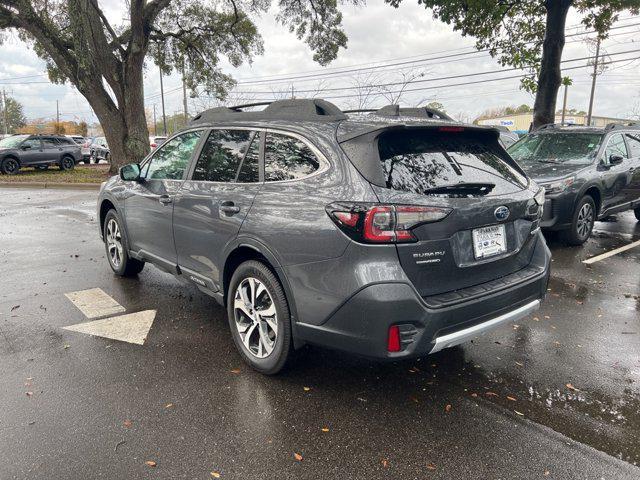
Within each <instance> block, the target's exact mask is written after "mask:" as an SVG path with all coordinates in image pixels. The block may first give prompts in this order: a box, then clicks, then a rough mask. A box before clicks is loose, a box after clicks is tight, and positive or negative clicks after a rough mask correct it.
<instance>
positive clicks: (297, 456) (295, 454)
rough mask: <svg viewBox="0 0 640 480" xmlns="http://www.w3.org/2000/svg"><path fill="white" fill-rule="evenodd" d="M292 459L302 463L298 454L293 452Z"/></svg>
mask: <svg viewBox="0 0 640 480" xmlns="http://www.w3.org/2000/svg"><path fill="white" fill-rule="evenodd" d="M293 458H295V459H296V460H297V461H299V462H301V461H302V455H300V454H299V453H296V452H293Z"/></svg>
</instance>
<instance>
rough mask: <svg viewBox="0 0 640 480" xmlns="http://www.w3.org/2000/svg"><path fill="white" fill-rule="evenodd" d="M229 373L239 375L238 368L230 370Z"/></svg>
mask: <svg viewBox="0 0 640 480" xmlns="http://www.w3.org/2000/svg"><path fill="white" fill-rule="evenodd" d="M231 373H235V374H238V373H240V369H239V368H232V369H231Z"/></svg>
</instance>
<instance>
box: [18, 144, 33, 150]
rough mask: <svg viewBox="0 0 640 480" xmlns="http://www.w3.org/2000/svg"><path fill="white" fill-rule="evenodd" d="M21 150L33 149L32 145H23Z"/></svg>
mask: <svg viewBox="0 0 640 480" xmlns="http://www.w3.org/2000/svg"><path fill="white" fill-rule="evenodd" d="M20 150H31V145H22V146H21V147H20Z"/></svg>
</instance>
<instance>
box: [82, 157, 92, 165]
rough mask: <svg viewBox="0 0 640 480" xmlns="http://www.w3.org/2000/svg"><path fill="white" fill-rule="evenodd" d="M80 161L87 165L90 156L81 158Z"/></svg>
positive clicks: (89, 161)
mask: <svg viewBox="0 0 640 480" xmlns="http://www.w3.org/2000/svg"><path fill="white" fill-rule="evenodd" d="M82 163H84V164H85V165H89V164H90V163H91V159H90V158H83V159H82Z"/></svg>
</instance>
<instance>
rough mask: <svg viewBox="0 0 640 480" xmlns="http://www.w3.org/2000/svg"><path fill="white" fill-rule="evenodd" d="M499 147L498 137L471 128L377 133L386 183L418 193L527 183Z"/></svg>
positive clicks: (392, 186)
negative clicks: (493, 138) (470, 129)
mask: <svg viewBox="0 0 640 480" xmlns="http://www.w3.org/2000/svg"><path fill="white" fill-rule="evenodd" d="M500 150H501V149H499V147H498V144H497V141H493V142H492V141H491V140H490V139H489V138H488V137H487V136H486V135H484V136H483V135H477V134H473V133H463V132H460V133H457V132H456V133H446V132H441V131H438V130H435V129H421V130H401V131H394V130H391V131H387V132H383V133H382V134H381V135H380V136H379V137H378V152H379V155H380V162H381V165H382V171H383V177H384V181H385V183H386V187H387V188H391V189H394V190H400V191H403V192H410V193H418V194H425V193H428V191H429V190H432V189H437V188H440V187H450V186H453V185H456V184H461V183H463V184H489V185H494V186H495V184H497V183H502V184H504V182H505V181H506V182H508V183H510V184H513V185H515V186H518V187H521V188H524V187H526V185H527V179H526V177H525V176H524V175H523V174H521V173H520V172H519V171H518V170H517V169H516V168H514V167H513V166H511V165H509V163H508V162H507V161H505V159H504V157H505V156H506V154H505V153H504V151H502V152H501V151H500ZM491 188H493V187H491ZM498 190H503V189H498ZM494 193H498V192H497V191H496V192H494Z"/></svg>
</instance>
